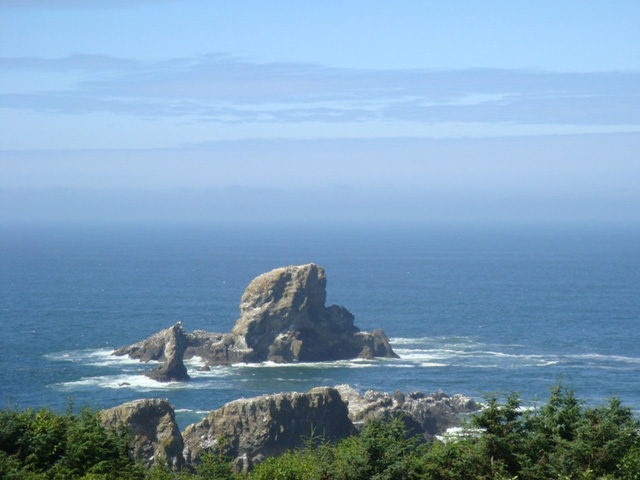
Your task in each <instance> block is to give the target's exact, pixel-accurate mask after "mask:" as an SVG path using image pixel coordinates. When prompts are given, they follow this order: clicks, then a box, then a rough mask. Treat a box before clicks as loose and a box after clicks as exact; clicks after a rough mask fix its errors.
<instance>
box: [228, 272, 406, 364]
mask: <svg viewBox="0 0 640 480" xmlns="http://www.w3.org/2000/svg"><path fill="white" fill-rule="evenodd" d="M326 288H327V278H326V276H325V273H324V270H323V269H322V268H321V267H319V266H317V265H315V264H312V263H311V264H308V265H302V266H290V267H283V268H277V269H275V270H272V271H271V272H268V273H265V274H262V275H260V276H259V277H257V278H256V279H254V280H253V281H252V282H251V283H250V284H249V286H248V287H247V289H246V291H245V292H244V295H242V299H241V303H240V319H239V320H238V321H237V322H236V325H235V327H233V331H232V333H233V335H234V336H235V337H239V338H242V339H243V340H244V343H245V344H246V345H247V347H248V348H249V349H251V350H252V351H253V352H254V361H263V360H270V361H274V362H297V361H305V362H307V361H310V362H313V361H322V360H342V359H348V358H356V357H365V358H372V357H374V356H390V357H393V356H396V355H395V354H394V353H393V350H392V349H391V346H390V345H389V340H388V338H387V337H386V335H385V334H384V333H383V332H382V330H376V331H375V332H373V333H364V332H360V330H359V329H358V328H357V327H356V326H355V325H354V324H353V315H352V314H351V313H350V312H349V311H348V310H347V309H346V308H344V307H339V306H336V305H332V306H330V307H328V308H327V307H325V301H326V298H327V292H326Z"/></svg>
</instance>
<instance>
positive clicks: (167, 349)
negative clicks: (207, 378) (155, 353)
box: [145, 322, 189, 382]
mask: <svg viewBox="0 0 640 480" xmlns="http://www.w3.org/2000/svg"><path fill="white" fill-rule="evenodd" d="M163 332H164V335H163V341H164V349H163V356H164V359H165V363H164V365H161V366H158V367H155V368H154V369H152V370H151V371H150V372H146V373H145V375H146V376H147V377H149V378H153V379H154V380H157V381H159V382H176V381H183V380H189V374H188V373H187V367H185V366H184V363H183V357H184V352H185V350H186V349H187V334H186V332H185V331H184V329H183V328H182V325H181V324H180V322H178V323H176V324H175V325H174V326H173V327H171V328H168V329H167V330H164V331H163Z"/></svg>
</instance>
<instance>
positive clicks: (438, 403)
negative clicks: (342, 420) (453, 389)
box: [335, 385, 480, 440]
mask: <svg viewBox="0 0 640 480" xmlns="http://www.w3.org/2000/svg"><path fill="white" fill-rule="evenodd" d="M335 388H336V390H338V392H339V393H340V396H341V398H342V399H343V400H344V401H345V402H346V403H347V406H348V409H349V419H350V420H351V421H352V423H353V425H354V427H355V428H356V429H357V430H361V429H362V427H364V425H365V424H366V422H367V420H370V419H373V418H396V417H400V418H402V421H403V422H404V424H405V426H406V427H407V429H408V431H409V434H410V435H421V436H422V437H423V438H424V439H425V440H428V439H430V438H432V437H433V436H435V435H438V434H441V433H443V432H445V431H446V430H447V429H448V428H451V427H455V426H457V425H459V424H460V414H464V413H471V412H475V411H477V410H478V409H479V408H480V407H479V405H478V404H477V403H476V402H475V401H474V400H473V399H471V398H469V397H465V396H463V395H460V394H455V395H453V396H452V397H450V396H448V395H446V394H444V393H442V392H438V393H432V394H431V395H426V394H424V393H422V392H410V393H408V394H403V393H402V392H400V391H396V392H394V393H393V395H391V394H389V393H386V392H378V391H375V390H369V391H367V392H366V393H365V394H364V395H361V394H360V393H358V392H357V391H356V390H354V389H353V388H351V387H350V386H349V385H339V386H337V387H335Z"/></svg>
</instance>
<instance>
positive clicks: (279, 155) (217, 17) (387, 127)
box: [0, 0, 640, 226]
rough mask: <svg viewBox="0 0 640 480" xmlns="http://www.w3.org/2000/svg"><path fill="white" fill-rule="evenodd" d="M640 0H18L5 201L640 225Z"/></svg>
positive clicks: (48, 215)
mask: <svg viewBox="0 0 640 480" xmlns="http://www.w3.org/2000/svg"><path fill="white" fill-rule="evenodd" d="M639 24H640V3H639V2H635V1H631V0H629V1H622V0H612V1H609V2H602V1H592V0H580V1H577V0H576V1H574V0H565V1H563V2H529V1H526V2H525V1H517V0H516V1H514V0H510V1H501V0H495V1H494V0H489V1H486V2H479V1H472V0H467V1H460V0H452V1H447V2H435V1H423V2H418V1H402V0H400V1H395V2H388V1H376V0H368V1H360V0H353V1H345V0H342V1H332V0H328V1H323V2H300V1H280V0H274V1H271V2H262V1H257V0H254V1H246V0H235V1H223V0H221V1H216V2H211V1H209V0H206V1H204V0H109V1H108V2H105V1H103V0H0V127H1V128H0V222H27V223H29V222H172V223H179V222H204V223H214V224H215V223H216V222H240V223H255V222H263V223H264V222H293V223H296V222H298V223H309V222H311V223H313V222H326V223H332V222H333V223H359V222H400V223H412V224H413V223H418V224H422V223H433V222H438V223H442V222H452V223H463V224H469V223H523V222H525V223H526V222H536V223H541V222H551V223H563V224H566V223H576V224H578V223H580V224H585V223H586V224H594V225H600V224H610V223H620V224H630V225H635V226H640V213H639V212H640V155H639V153H638V152H640V148H639V147H640V29H639V28H638V25H639Z"/></svg>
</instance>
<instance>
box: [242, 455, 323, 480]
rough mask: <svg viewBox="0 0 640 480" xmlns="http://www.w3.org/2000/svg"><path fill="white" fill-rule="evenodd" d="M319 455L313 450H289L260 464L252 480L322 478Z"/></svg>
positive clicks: (251, 476)
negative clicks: (320, 475)
mask: <svg viewBox="0 0 640 480" xmlns="http://www.w3.org/2000/svg"><path fill="white" fill-rule="evenodd" d="M318 474H319V465H318V457H317V456H316V455H315V452H313V451H311V450H298V451H294V452H287V453H285V454H283V455H280V456H278V457H271V458H268V459H267V460H265V461H264V462H263V463H261V464H260V465H258V466H257V467H256V468H255V469H254V470H253V471H252V472H251V475H250V476H249V477H250V478H251V479H252V480H311V479H315V478H320V477H319V476H318Z"/></svg>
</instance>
